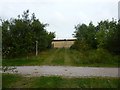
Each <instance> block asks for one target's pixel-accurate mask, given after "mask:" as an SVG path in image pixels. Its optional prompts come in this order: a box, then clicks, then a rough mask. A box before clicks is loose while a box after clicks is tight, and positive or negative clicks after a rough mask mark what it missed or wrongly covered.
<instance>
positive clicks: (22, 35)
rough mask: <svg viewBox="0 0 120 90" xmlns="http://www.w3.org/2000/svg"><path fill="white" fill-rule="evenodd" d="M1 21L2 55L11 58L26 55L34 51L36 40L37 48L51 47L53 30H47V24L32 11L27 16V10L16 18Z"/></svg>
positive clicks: (40, 49)
mask: <svg viewBox="0 0 120 90" xmlns="http://www.w3.org/2000/svg"><path fill="white" fill-rule="evenodd" d="M1 21H2V26H1V27H2V55H3V57H7V58H11V57H12V58H13V57H19V56H23V55H28V54H30V53H34V52H35V48H36V47H35V45H36V41H38V50H39V51H42V50H45V49H47V48H50V47H51V42H52V39H53V38H55V33H54V32H47V30H46V29H45V28H46V26H48V24H43V23H41V22H40V21H39V19H36V16H35V14H34V13H33V14H32V15H31V17H30V16H29V10H26V11H24V12H23V14H22V15H18V18H16V19H10V20H1Z"/></svg>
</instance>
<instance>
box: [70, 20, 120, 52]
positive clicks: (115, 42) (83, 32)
mask: <svg viewBox="0 0 120 90" xmlns="http://www.w3.org/2000/svg"><path fill="white" fill-rule="evenodd" d="M75 29H76V31H75V32H74V33H75V34H74V37H76V38H77V40H76V42H75V44H74V45H73V46H72V47H71V48H73V49H77V50H88V49H97V48H103V49H107V50H109V51H111V52H114V53H117V54H119V53H120V43H119V42H120V24H119V23H117V22H116V21H114V19H113V20H112V21H108V20H105V21H101V22H99V23H98V25H97V26H94V25H93V24H92V22H90V23H89V25H88V26H87V25H85V24H82V25H80V24H78V25H77V26H75Z"/></svg>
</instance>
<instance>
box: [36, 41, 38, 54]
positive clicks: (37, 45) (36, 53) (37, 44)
mask: <svg viewBox="0 0 120 90" xmlns="http://www.w3.org/2000/svg"><path fill="white" fill-rule="evenodd" d="M37 55H38V41H36V56H37Z"/></svg>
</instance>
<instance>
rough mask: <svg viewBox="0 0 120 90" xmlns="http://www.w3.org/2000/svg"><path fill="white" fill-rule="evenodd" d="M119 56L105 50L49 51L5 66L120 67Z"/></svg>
mask: <svg viewBox="0 0 120 90" xmlns="http://www.w3.org/2000/svg"><path fill="white" fill-rule="evenodd" d="M119 60H120V56H119V55H114V54H111V53H109V52H108V51H107V50H104V49H97V50H88V51H81V52H80V51H77V50H72V49H65V48H62V49H49V50H46V51H44V52H41V53H39V55H38V56H34V55H33V56H32V55H31V56H27V57H22V58H14V59H3V62H2V63H3V66H26V65H69V66H97V67H100V66H101V67H118V62H120V61H119Z"/></svg>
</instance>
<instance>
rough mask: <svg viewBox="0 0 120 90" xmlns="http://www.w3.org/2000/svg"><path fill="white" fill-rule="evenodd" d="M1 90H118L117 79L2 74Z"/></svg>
mask: <svg viewBox="0 0 120 90" xmlns="http://www.w3.org/2000/svg"><path fill="white" fill-rule="evenodd" d="M2 85H3V88H118V78H101V77H97V78H95V77H94V78H65V77H54V76H51V77H43V76H42V77H22V76H20V75H13V74H3V83H2Z"/></svg>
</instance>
